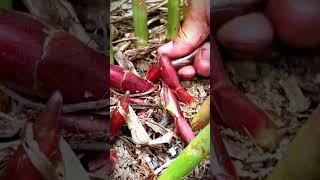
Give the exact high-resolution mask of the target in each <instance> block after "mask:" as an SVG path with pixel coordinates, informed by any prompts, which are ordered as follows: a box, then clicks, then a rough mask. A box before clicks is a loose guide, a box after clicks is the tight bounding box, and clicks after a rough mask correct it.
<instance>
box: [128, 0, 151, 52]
mask: <svg viewBox="0 0 320 180" xmlns="http://www.w3.org/2000/svg"><path fill="white" fill-rule="evenodd" d="M132 11H133V24H134V32H135V36H136V37H137V39H138V41H137V47H138V48H141V47H144V46H145V45H146V44H147V41H148V38H149V33H148V13H147V5H146V3H145V1H144V0H132Z"/></svg>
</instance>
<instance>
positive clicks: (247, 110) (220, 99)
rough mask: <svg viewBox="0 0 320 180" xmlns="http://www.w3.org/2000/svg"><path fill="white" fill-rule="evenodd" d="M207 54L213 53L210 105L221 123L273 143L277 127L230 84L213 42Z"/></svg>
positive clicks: (257, 141)
mask: <svg viewBox="0 0 320 180" xmlns="http://www.w3.org/2000/svg"><path fill="white" fill-rule="evenodd" d="M211 54H212V55H213V64H212V72H213V74H212V75H213V79H212V86H211V91H212V94H213V101H214V102H213V103H211V104H212V105H213V106H214V108H216V110H217V111H218V113H219V115H220V117H221V119H222V120H223V122H225V123H226V124H227V125H228V126H229V127H231V128H233V129H236V130H238V131H239V132H241V133H242V134H248V135H250V136H251V137H252V138H253V139H254V140H255V141H256V143H258V144H260V145H262V146H267V147H269V146H271V145H274V143H275V138H276V136H277V130H276V128H275V126H274V124H273V122H272V120H271V119H270V118H269V117H268V115H267V114H266V113H265V112H264V111H263V110H262V109H260V108H259V107H258V106H257V105H256V104H254V103H253V102H252V101H251V100H250V99H249V98H248V97H247V96H245V95H244V94H242V93H241V92H240V91H239V90H238V89H237V88H236V87H235V86H234V85H233V84H232V82H231V81H230V79H229V75H228V73H227V72H226V71H225V69H224V66H223V64H222V59H221V56H220V53H219V50H218V47H217V46H216V45H215V44H214V46H213V48H212V53H211Z"/></svg>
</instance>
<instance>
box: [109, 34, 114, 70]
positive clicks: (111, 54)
mask: <svg viewBox="0 0 320 180" xmlns="http://www.w3.org/2000/svg"><path fill="white" fill-rule="evenodd" d="M110 29H111V28H110ZM112 39H113V38H112V31H111V30H110V64H114V57H113V46H112Z"/></svg>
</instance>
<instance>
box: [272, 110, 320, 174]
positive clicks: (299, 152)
mask: <svg viewBox="0 0 320 180" xmlns="http://www.w3.org/2000/svg"><path fill="white" fill-rule="evenodd" d="M319 137H320V105H319V106H318V108H317V109H316V110H315V111H314V112H313V113H312V115H311V117H310V118H309V120H308V121H307V122H306V124H305V125H304V126H303V127H302V128H301V130H300V131H299V132H298V134H297V136H296V137H295V139H294V140H293V141H292V142H291V144H290V145H289V147H288V151H287V152H286V154H285V155H284V158H283V159H282V160H280V161H279V162H278V164H277V166H276V167H275V169H274V171H273V172H272V174H271V175H270V176H269V177H268V178H267V180H283V179H288V180H300V179H304V180H312V179H319V178H320V171H319V167H320V141H319Z"/></svg>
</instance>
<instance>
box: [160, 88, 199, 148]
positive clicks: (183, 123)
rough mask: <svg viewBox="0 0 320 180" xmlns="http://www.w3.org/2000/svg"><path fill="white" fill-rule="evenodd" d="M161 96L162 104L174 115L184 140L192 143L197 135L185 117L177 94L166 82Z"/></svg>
mask: <svg viewBox="0 0 320 180" xmlns="http://www.w3.org/2000/svg"><path fill="white" fill-rule="evenodd" d="M160 98H161V104H162V106H163V107H164V108H165V109H166V110H167V111H168V112H169V113H170V114H171V115H172V116H173V118H174V123H175V125H176V128H177V130H178V133H179V135H180V136H181V138H182V140H183V141H184V142H185V143H187V144H188V143H190V142H191V141H192V139H193V138H194V137H195V135H194V132H193V131H192V128H191V126H190V125H189V124H188V122H187V120H186V119H185V118H184V116H183V114H182V111H181V109H180V106H179V104H178V102H177V100H176V98H175V95H174V94H173V92H172V91H171V90H170V88H169V87H168V86H167V85H166V84H165V83H163V86H162V89H161V92H160Z"/></svg>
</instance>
